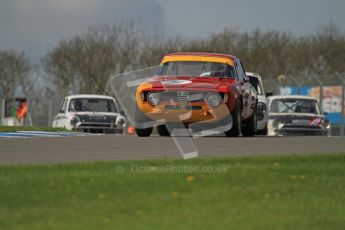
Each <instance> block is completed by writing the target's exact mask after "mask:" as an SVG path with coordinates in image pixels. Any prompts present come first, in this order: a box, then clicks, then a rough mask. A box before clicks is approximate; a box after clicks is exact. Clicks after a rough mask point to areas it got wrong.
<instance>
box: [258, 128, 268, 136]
mask: <svg viewBox="0 0 345 230" xmlns="http://www.w3.org/2000/svg"><path fill="white" fill-rule="evenodd" d="M267 133H268V130H267V129H260V130H258V131H256V134H257V135H264V136H267Z"/></svg>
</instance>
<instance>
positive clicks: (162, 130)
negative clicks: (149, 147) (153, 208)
mask: <svg viewBox="0 0 345 230" xmlns="http://www.w3.org/2000/svg"><path fill="white" fill-rule="evenodd" d="M157 132H158V134H159V136H162V137H169V136H170V132H169V130H168V128H167V127H166V126H165V125H159V126H157Z"/></svg>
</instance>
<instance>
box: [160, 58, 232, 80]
mask: <svg viewBox="0 0 345 230" xmlns="http://www.w3.org/2000/svg"><path fill="white" fill-rule="evenodd" d="M156 75H157V76H191V77H230V78H233V77H235V74H234V68H233V67H232V66H230V65H228V64H225V63H219V62H205V61H174V62H167V63H164V64H162V65H161V66H160V67H159V68H158V70H157V71H156Z"/></svg>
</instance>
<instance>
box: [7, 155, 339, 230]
mask: <svg viewBox="0 0 345 230" xmlns="http://www.w3.org/2000/svg"><path fill="white" fill-rule="evenodd" d="M344 165H345V155H315V156H274V157H237V158H217V159H200V158H199V159H193V160H187V161H183V160H155V161H154V160H144V161H116V162H95V163H73V164H59V165H36V166H1V167H0V186H1V189H0V229H84V230H87V229H292V228H293V229H344V228H345V219H344V216H345V193H344V191H345V179H344V178H345V167H344Z"/></svg>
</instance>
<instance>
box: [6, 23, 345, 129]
mask: <svg viewBox="0 0 345 230" xmlns="http://www.w3.org/2000/svg"><path fill="white" fill-rule="evenodd" d="M180 51H183V52H193V51H202V52H203V51H204V52H217V53H230V54H233V55H235V56H238V57H239V58H240V59H241V60H242V62H243V63H244V66H245V69H246V70H247V71H250V72H257V73H259V74H260V75H261V76H262V77H263V79H264V83H265V84H266V88H267V89H268V91H273V90H274V87H277V79H278V76H279V75H285V76H294V77H295V78H297V80H298V81H300V84H302V85H303V84H304V83H305V82H306V81H307V80H308V78H310V77H311V76H317V77H318V78H319V79H320V80H321V81H322V82H324V83H325V84H333V82H332V80H333V79H332V77H330V76H332V75H334V74H345V34H344V32H343V31H341V30H340V29H339V27H338V26H337V25H335V24H333V23H330V24H329V25H327V26H325V27H323V28H322V29H320V30H319V31H318V32H317V33H316V34H312V35H308V36H294V35H292V34H291V33H286V32H277V31H262V30H260V29H257V30H255V31H252V32H241V31H239V30H237V29H232V28H224V30H223V31H222V32H220V33H215V34H212V35H210V36H208V37H206V38H198V39H183V38H171V39H165V38H163V37H160V36H155V35H147V34H144V33H143V32H142V30H140V28H138V27H137V26H136V24H135V23H133V22H129V23H124V24H114V25H99V26H92V27H89V28H88V30H87V31H86V32H85V33H82V34H80V35H76V36H74V37H71V38H67V39H62V40H60V42H59V43H58V44H57V45H56V46H54V47H53V48H52V49H50V50H48V52H47V54H46V55H45V56H43V57H42V58H41V61H40V65H39V67H38V69H39V71H37V67H36V68H33V67H32V65H31V64H30V61H29V59H28V58H27V57H26V56H25V54H24V53H18V52H15V51H0V95H1V97H2V98H10V97H13V96H14V95H16V93H18V91H20V92H21V94H23V95H24V96H27V97H29V98H30V101H32V103H31V105H32V106H31V107H34V106H36V107H35V108H34V109H33V110H31V112H32V113H34V114H33V118H34V124H37V125H46V124H47V120H48V118H47V116H48V112H47V109H48V101H49V100H54V102H53V105H54V106H53V107H54V113H55V111H57V109H58V108H57V107H58V104H59V101H60V100H61V98H62V97H64V96H66V95H68V94H76V93H96V94H111V92H110V90H109V88H107V82H108V79H109V76H110V75H111V74H119V73H123V72H126V71H131V70H137V69H141V68H147V67H151V66H156V65H158V64H159V62H160V59H161V58H162V56H163V55H164V54H166V53H170V52H180ZM33 69H34V70H36V72H39V75H41V76H42V77H41V78H42V80H43V81H44V82H45V84H43V85H42V84H36V83H37V79H35V77H33V75H35V74H32V71H33ZM343 77H345V76H344V75H343Z"/></svg>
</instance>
